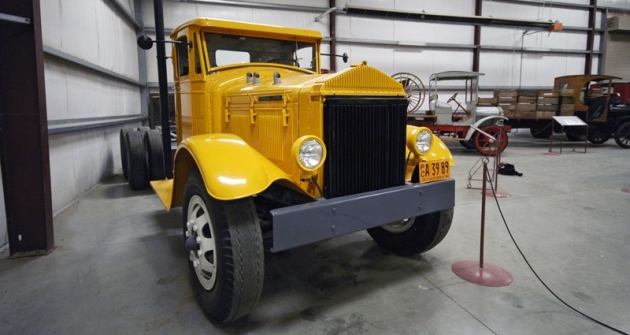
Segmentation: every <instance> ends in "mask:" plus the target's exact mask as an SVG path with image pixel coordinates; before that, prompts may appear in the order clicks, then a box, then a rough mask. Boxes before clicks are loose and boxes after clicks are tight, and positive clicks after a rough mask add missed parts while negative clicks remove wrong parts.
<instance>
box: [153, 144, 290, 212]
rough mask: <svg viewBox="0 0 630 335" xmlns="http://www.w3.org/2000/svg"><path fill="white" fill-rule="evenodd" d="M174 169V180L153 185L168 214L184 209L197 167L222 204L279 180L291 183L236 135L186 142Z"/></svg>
mask: <svg viewBox="0 0 630 335" xmlns="http://www.w3.org/2000/svg"><path fill="white" fill-rule="evenodd" d="M173 166H174V171H175V172H174V176H173V180H163V181H162V180H160V181H153V182H151V186H152V187H153V189H154V190H155V192H156V193H157V194H158V196H159V198H160V200H162V203H163V204H164V207H166V209H167V210H170V209H171V208H175V207H179V206H181V205H182V203H183V198H184V187H185V186H186V181H187V179H188V175H189V174H190V171H191V170H192V169H193V168H195V166H196V167H197V168H198V169H199V172H200V173H201V177H202V178H203V181H204V184H205V186H206V191H208V194H209V195H210V196H211V197H212V198H214V199H218V200H235V199H240V198H245V197H248V196H251V195H254V194H258V193H260V192H262V191H264V190H265V189H267V188H268V187H269V186H270V185H271V184H272V183H274V182H276V181H278V180H287V181H290V177H289V175H287V174H286V173H285V172H284V171H282V170H281V169H280V168H278V167H277V166H276V165H274V164H273V163H271V162H270V161H269V160H267V158H266V157H264V156H263V155H261V154H260V153H259V152H258V151H256V150H255V149H254V148H252V147H251V146H249V145H248V144H247V143H246V142H245V141H243V140H242V139H241V138H240V137H238V136H236V135H232V134H209V135H198V136H191V137H188V138H186V139H185V140H183V141H182V142H181V143H180V144H179V146H178V148H177V152H176V154H175V162H174V164H173ZM169 189H170V192H169Z"/></svg>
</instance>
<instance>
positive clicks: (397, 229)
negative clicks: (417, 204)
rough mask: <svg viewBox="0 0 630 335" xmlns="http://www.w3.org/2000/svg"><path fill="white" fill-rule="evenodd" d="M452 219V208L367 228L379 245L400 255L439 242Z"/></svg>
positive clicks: (407, 254)
mask: <svg viewBox="0 0 630 335" xmlns="http://www.w3.org/2000/svg"><path fill="white" fill-rule="evenodd" d="M452 221H453V208H450V209H445V210H442V211H439V212H434V213H429V214H425V215H422V216H417V217H415V218H409V219H406V220H402V221H399V222H393V223H389V224H386V225H383V226H380V227H376V228H371V229H368V230H367V231H368V234H370V236H372V238H373V239H374V241H376V243H378V244H379V245H380V246H381V247H383V248H385V249H387V250H389V251H391V252H393V253H395V254H397V255H400V256H410V255H414V254H419V253H423V252H426V251H428V250H430V249H432V248H433V247H435V246H436V245H438V243H440V242H441V241H442V240H443V239H444V237H445V236H446V233H448V230H449V229H450V228H451V222H452Z"/></svg>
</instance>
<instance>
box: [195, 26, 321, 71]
mask: <svg viewBox="0 0 630 335" xmlns="http://www.w3.org/2000/svg"><path fill="white" fill-rule="evenodd" d="M204 38H205V39H206V45H207V47H208V57H209V58H210V67H217V66H221V65H228V64H235V63H256V62H262V63H278V64H285V65H291V66H297V67H300V68H303V69H309V70H312V71H315V44H314V43H309V42H298V41H285V40H273V39H266V38H257V37H246V36H235V35H224V34H215V33H205V34H204Z"/></svg>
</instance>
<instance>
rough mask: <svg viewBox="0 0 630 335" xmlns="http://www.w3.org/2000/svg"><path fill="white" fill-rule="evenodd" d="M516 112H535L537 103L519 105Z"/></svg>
mask: <svg viewBox="0 0 630 335" xmlns="http://www.w3.org/2000/svg"><path fill="white" fill-rule="evenodd" d="M516 110H517V111H519V112H534V111H536V104H535V103H519V104H517V105H516Z"/></svg>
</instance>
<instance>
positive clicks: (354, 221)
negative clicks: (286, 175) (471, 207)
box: [271, 179, 455, 252]
mask: <svg viewBox="0 0 630 335" xmlns="http://www.w3.org/2000/svg"><path fill="white" fill-rule="evenodd" d="M453 207H455V180H453V179H449V180H444V181H439V182H434V183H429V184H406V185H403V186H398V187H391V188H387V189H383V190H378V191H372V192H366V193H361V194H354V195H349V196H344V197H338V198H333V199H324V200H320V201H317V202H311V203H307V204H302V205H296V206H290V207H284V208H279V209H274V210H272V211H271V215H272V222H273V247H272V248H271V251H272V252H278V251H282V250H287V249H291V248H295V247H299V246H302V245H307V244H310V243H314V242H319V241H323V240H327V239H329V238H333V237H337V236H341V235H345V234H349V233H353V232H356V231H359V230H363V229H368V228H374V227H378V226H382V225H384V224H387V223H391V222H395V221H398V220H402V219H406V218H410V217H416V216H420V215H424V214H429V213H433V212H437V211H440V210H443V209H449V208H453Z"/></svg>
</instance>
